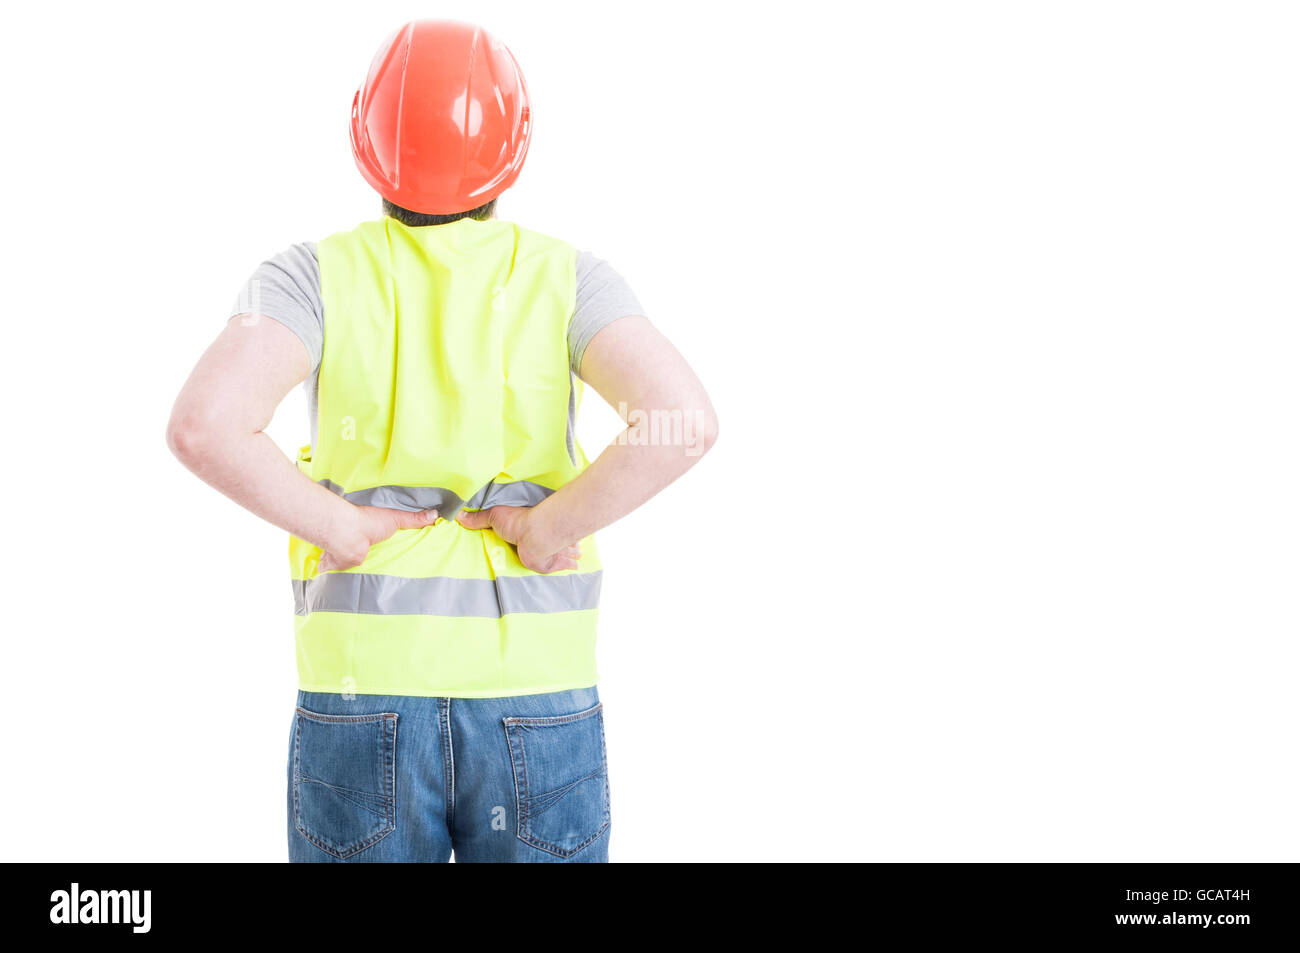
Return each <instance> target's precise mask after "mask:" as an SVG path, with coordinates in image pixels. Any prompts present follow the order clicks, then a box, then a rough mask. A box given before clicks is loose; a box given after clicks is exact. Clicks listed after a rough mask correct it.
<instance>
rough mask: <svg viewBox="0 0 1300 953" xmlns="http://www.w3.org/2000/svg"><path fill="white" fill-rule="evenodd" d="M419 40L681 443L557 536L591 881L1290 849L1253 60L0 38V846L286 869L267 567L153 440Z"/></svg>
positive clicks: (277, 632)
mask: <svg viewBox="0 0 1300 953" xmlns="http://www.w3.org/2000/svg"><path fill="white" fill-rule="evenodd" d="M1291 9H1292V10H1293V9H1294V8H1291ZM438 15H442V16H453V17H458V18H463V19H472V20H476V21H478V22H480V23H482V24H483V25H484V26H487V27H488V28H489V29H491V30H493V31H494V32H495V33H496V34H497V35H498V36H500V37H501V38H502V39H504V40H505V41H506V42H507V43H508V44H509V45H510V46H511V47H512V49H513V50H514V52H515V54H516V56H517V57H518V59H519V60H520V62H521V63H522V65H523V68H524V70H525V73H526V75H527V77H528V80H529V83H530V86H531V89H532V93H533V98H534V105H535V116H536V135H535V138H534V140H533V144H532V150H531V153H530V155H529V159H528V164H527V167H526V168H525V170H524V173H523V175H522V176H521V178H520V180H519V182H518V183H517V185H516V187H515V188H514V189H512V190H511V191H510V192H509V193H507V195H506V197H505V198H504V199H503V200H502V202H501V206H500V213H501V215H502V217H505V218H509V219H513V220H516V221H518V222H520V223H521V224H524V225H527V226H529V227H531V228H534V229H537V230H541V231H545V232H548V233H551V234H555V235H559V236H562V237H564V238H566V239H568V240H570V241H572V242H574V243H575V244H577V245H578V246H579V247H583V248H588V249H590V250H592V251H594V252H596V253H597V254H599V255H601V256H603V257H605V258H607V259H609V260H610V261H611V263H612V264H613V265H614V266H615V267H616V268H617V269H619V270H620V271H621V272H622V273H623V274H624V275H625V276H626V277H627V279H628V280H629V282H630V283H631V284H632V286H633V288H634V289H635V290H636V291H637V293H638V295H639V296H640V298H641V300H642V303H643V304H644V305H645V307H646V310H647V311H648V313H649V314H650V316H651V317H652V319H653V320H654V321H655V322H656V323H657V324H658V326H659V327H660V328H662V329H663V330H664V331H665V332H666V333H667V334H668V335H669V337H670V338H671V339H672V340H674V341H675V342H676V343H677V344H678V346H679V347H680V348H681V350H682V351H683V352H684V353H685V354H686V355H687V357H688V358H689V359H690V360H691V361H692V363H693V364H694V366H695V367H696V369H697V370H698V372H699V373H700V375H701V377H702V378H703V379H704V380H705V382H706V384H707V385H708V386H709V388H710V391H711V393H712V395H713V397H714V401H715V403H716V406H717V409H718V412H719V415H720V419H721V424H722V427H721V432H722V435H721V439H720V441H719V443H718V445H717V447H716V449H715V450H714V452H713V454H711V455H710V456H709V457H707V458H706V459H705V460H704V461H703V462H702V464H701V465H700V466H699V467H698V468H697V469H696V470H695V471H693V472H691V473H690V474H689V475H688V476H687V477H686V478H685V479H683V480H682V481H681V483H679V484H678V485H676V486H674V487H672V488H670V489H669V490H668V491H667V492H665V493H664V494H663V495H662V496H661V497H660V498H658V499H656V500H654V501H653V502H652V503H651V504H649V505H647V506H646V507H645V508H644V509H643V510H641V511H639V512H637V513H636V514H634V515H633V516H631V517H629V518H627V519H626V520H624V521H623V522H621V523H619V524H618V525H616V526H614V527H612V528H610V529H608V530H606V531H605V532H604V533H602V534H601V545H602V554H603V556H604V559H605V563H606V567H607V572H606V583H605V589H604V600H603V607H602V636H601V647H600V667H601V674H602V681H601V691H602V696H603V699H604V701H605V704H606V709H607V730H608V734H609V744H610V771H611V777H612V790H613V804H614V828H613V840H612V847H611V853H612V857H613V859H615V860H621V861H632V860H677V859H711V860H722V859H836V858H838V859H873V860H880V859H887V860H1031V859H1032V860H1268V859H1274V860H1298V859H1300V828H1298V826H1297V812H1296V810H1295V805H1296V803H1297V795H1298V794H1300V791H1297V782H1298V781H1300V766H1298V765H1300V762H1298V761H1297V758H1296V724H1297V714H1298V712H1297V708H1298V702H1297V694H1296V691H1295V682H1296V669H1297V663H1298V662H1300V650H1298V649H1297V642H1296V635H1297V599H1296V588H1295V580H1296V578H1297V571H1298V570H1300V565H1297V563H1298V562H1300V557H1298V553H1300V511H1298V508H1297V495H1296V481H1297V477H1298V476H1300V474H1298V473H1297V464H1300V458H1298V454H1297V442H1296V435H1295V427H1294V420H1295V410H1296V408H1297V406H1298V405H1297V397H1298V396H1300V395H1298V394H1297V375H1296V372H1295V368H1296V358H1297V347H1298V346H1300V328H1298V327H1297V274H1296V260H1297V257H1296V256H1297V251H1300V248H1298V247H1297V245H1298V244H1300V239H1298V236H1300V226H1298V223H1300V214H1298V213H1300V186H1298V185H1297V183H1298V182H1300V177H1298V176H1297V169H1300V137H1298V135H1297V122H1296V116H1297V92H1298V90H1300V60H1298V59H1297V57H1296V49H1297V47H1298V46H1300V31H1298V30H1297V26H1298V24H1297V22H1296V18H1295V14H1294V13H1292V12H1290V11H1289V10H1288V8H1287V6H1286V5H1284V4H1265V3H1252V4H1239V3H1227V2H1223V3H1217V4H1211V3H1140V2H1139V3H1097V2H1091V3H1041V2H1032V3H1031V2H1024V3H1005V2H997V3H994V2H986V3H980V4H969V3H890V4H867V5H850V4H843V3H825V4H821V5H817V4H812V3H801V4H797V5H792V6H789V7H784V6H775V5H772V6H764V5H761V4H734V5H731V4H705V3H698V2H696V3H689V4H680V5H672V4H666V3H656V4H652V5H651V4H646V5H641V6H639V7H635V8H634V7H632V6H631V5H627V4H617V5H616V4H596V3H591V4H573V3H544V4H537V3H519V4H505V3H477V4H473V5H465V4H437V3H427V4H414V3H379V2H368V3H364V4H358V3H355V2H351V3H319V2H318V3H293V4H289V3H277V4H267V3H251V4H240V3H222V4H220V5H217V6H211V7H199V8H196V7H187V6H177V5H161V4H160V5H158V6H156V7H150V6H146V5H143V4H134V5H132V4H125V5H123V4H111V5H90V4H86V5H84V6H81V5H72V4H50V5H45V6H42V7H41V8H40V11H39V12H37V10H36V8H35V6H32V5H29V6H28V7H26V8H25V9H24V11H23V12H21V13H19V12H16V10H11V11H10V12H9V13H8V14H7V21H6V26H5V29H4V31H3V33H2V34H0V78H2V79H3V88H4V90H5V97H4V106H3V117H4V118H3V122H4V126H5V134H4V150H3V157H0V163H2V164H3V186H0V188H2V189H3V193H2V194H3V210H4V222H5V228H4V229H3V232H2V233H0V242H3V246H4V247H3V249H0V252H2V254H0V261H2V262H3V265H4V272H5V303H6V305H7V307H6V312H7V313H6V314H5V318H4V327H5V340H4V345H3V348H2V349H0V354H2V355H3V374H2V378H0V388H3V391H2V396H3V404H2V405H0V406H3V408H4V429H3V434H4V436H3V442H2V443H0V446H3V466H2V467H0V479H2V480H3V484H2V486H0V489H2V490H3V493H4V499H5V500H6V501H7V507H6V509H5V519H4V524H5V526H4V534H3V539H4V546H3V556H2V557H0V558H2V559H3V565H2V566H0V570H2V571H0V580H3V585H4V607H3V613H4V614H3V619H4V622H3V624H2V630H0V631H2V632H3V635H2V639H3V641H2V642H0V645H2V646H3V654H2V655H0V659H2V660H3V661H2V663H0V664H2V665H3V668H2V670H0V673H2V675H3V682H4V692H3V698H4V703H5V717H4V719H3V727H2V728H0V731H2V732H3V745H4V747H3V753H2V754H0V758H2V759H3V764H4V765H5V770H4V778H5V780H4V783H3V784H2V785H0V816H3V817H5V818H6V819H7V821H8V823H7V824H6V830H5V836H4V838H3V846H0V856H2V857H4V858H6V859H32V860H36V859H40V860H146V859H149V860H235V859H265V860H281V859H283V857H284V856H285V817H284V814H285V806H284V785H285V758H286V754H287V745H288V731H289V720H290V714H291V708H292V704H293V700H294V690H295V676H294V668H293V649H292V617H291V600H290V593H289V585H288V582H287V578H288V577H287V561H286V556H285V546H286V544H285V539H284V535H283V534H282V533H281V532H280V531H278V530H276V529H274V528H272V527H269V526H266V525H264V524H260V523H259V522H258V521H257V520H256V519H254V518H253V517H251V516H249V515H247V514H245V513H243V512H242V511H241V510H239V509H238V508H237V507H236V506H234V505H233V504H231V503H230V502H228V501H227V500H225V499H224V498H223V497H220V496H219V495H218V494H216V493H215V492H214V491H212V490H210V489H208V488H207V487H205V486H203V485H202V484H201V483H199V482H198V481H197V480H196V479H195V478H193V477H192V476H190V475H189V474H188V473H186V472H185V471H184V470H183V469H182V468H181V467H180V466H179V464H177V463H176V462H175V461H174V460H173V459H172V458H171V457H170V455H169V454H168V451H167V449H166V447H165V445H164V440H163V433H164V427H165V424H166V420H167V416H168V412H169V409H170V405H171V401H172V399H173V397H174V395H175V393H176V391H177V390H178V389H179V387H180V385H181V383H182V381H183V380H184V378H185V376H186V374H187V373H188V371H189V368H190V367H191V365H192V364H193V362H194V360H195V359H196V358H197V357H198V355H199V353H200V351H201V350H202V349H203V347H204V346H206V344H207V343H208V341H209V340H210V339H211V338H213V337H214V336H215V335H216V334H217V332H218V331H219V329H220V327H221V326H222V323H223V321H224V319H225V317H226V316H227V314H228V313H229V307H230V305H231V304H232V302H233V300H234V297H235V295H236V292H237V291H238V289H239V286H240V284H241V283H242V282H243V281H244V279H245V278H246V277H247V276H248V274H249V273H250V272H251V271H252V269H253V268H254V267H255V266H256V265H257V263H258V262H259V261H261V260H262V259H263V258H266V257H269V256H270V255H272V254H274V253H275V252H277V251H279V250H280V249H282V248H284V247H285V246H287V245H288V244H290V243H291V242H295V241H300V240H306V239H316V238H320V237H323V236H324V235H327V234H329V233H331V232H333V231H337V230H340V229H344V228H348V227H351V226H352V225H355V224H356V223H358V222H360V221H362V220H364V219H368V218H372V217H376V215H377V214H378V211H377V210H378V202H377V199H376V198H375V196H374V195H373V194H372V193H371V192H370V191H369V190H368V188H367V187H366V185H365V184H364V182H363V181H362V179H361V178H360V176H359V175H358V174H357V173H356V171H355V169H354V167H353V164H352V159H351V155H350V152H349V147H348V139H347V131H346V129H347V119H348V111H349V107H350V104H351V99H352V93H353V91H354V89H355V87H356V85H357V84H358V83H359V82H360V81H361V80H362V78H363V77H364V74H365V70H366V68H367V66H368V64H369V61H370V57H371V55H372V53H373V51H374V49H375V48H376V47H377V46H378V44H379V43H380V42H381V41H382V40H383V39H384V37H385V36H386V35H387V34H388V33H389V32H390V31H391V30H393V29H394V28H395V27H396V26H398V25H399V24H400V23H402V22H403V21H405V20H407V19H410V18H412V17H416V16H438ZM588 397H589V400H588V403H587V405H586V407H585V414H584V419H583V423H582V430H581V433H582V435H583V438H584V443H585V444H586V446H587V450H588V452H589V453H590V454H593V455H594V453H595V452H596V451H597V450H598V449H599V448H600V447H601V446H602V445H603V443H604V441H605V440H607V439H608V438H609V437H610V436H611V435H612V434H613V433H614V432H615V431H616V429H617V420H616V418H615V417H614V416H613V414H612V412H610V411H609V410H607V409H606V408H605V407H604V406H603V405H601V404H600V402H599V400H598V399H597V398H595V397H594V395H591V394H589V395H588ZM272 433H273V436H274V437H275V438H276V439H277V440H278V441H279V443H280V444H281V446H282V447H284V448H285V449H286V451H288V450H291V449H292V448H296V447H297V446H298V445H299V444H301V443H303V442H305V441H306V439H307V436H308V430H307V421H306V417H305V404H304V402H303V400H302V398H301V396H300V395H299V394H296V393H295V394H294V395H293V397H292V398H291V399H289V400H288V401H286V403H285V405H284V407H283V408H282V409H281V412H280V414H279V415H278V416H277V418H276V421H275V424H274V428H273V431H272Z"/></svg>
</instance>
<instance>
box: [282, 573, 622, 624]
mask: <svg viewBox="0 0 1300 953" xmlns="http://www.w3.org/2000/svg"><path fill="white" fill-rule="evenodd" d="M293 600H294V613H295V614H297V615H310V614H311V613H313V612H352V613H359V614H362V615H438V616H460V617H464V616H478V617H481V618H489V619H496V618H499V617H501V616H503V615H506V614H507V613H526V612H573V611H577V610H580V609H594V608H596V605H597V603H598V602H599V601H600V572H599V571H597V572H585V573H573V574H572V575H568V576H543V575H537V576H500V577H498V578H496V579H458V578H455V577H452V576H433V577H430V578H426V579H412V578H408V577H406V576H384V575H380V574H378V573H361V572H332V573H326V574H325V575H323V576H317V577H316V578H315V579H295V580H294V581H293Z"/></svg>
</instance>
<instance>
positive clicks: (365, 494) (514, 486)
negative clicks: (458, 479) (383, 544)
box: [320, 480, 555, 519]
mask: <svg viewBox="0 0 1300 953" xmlns="http://www.w3.org/2000/svg"><path fill="white" fill-rule="evenodd" d="M320 484H321V486H323V487H325V489H327V490H329V491H330V492H331V493H337V494H338V495H339V496H341V497H343V499H345V500H347V501H348V502H349V503H355V504H356V505H357V506H386V507H388V508H389V509H393V510H407V511H409V512H412V513H414V512H418V511H419V510H428V509H436V510H437V511H438V515H439V516H441V517H443V518H444V519H451V518H452V517H453V516H455V515H456V512H457V511H458V510H459V509H460V508H461V507H469V508H470V509H472V510H485V509H487V508H488V507H490V506H536V505H537V504H538V503H540V502H542V500H544V499H546V498H547V497H548V496H550V495H551V494H552V493H554V492H555V491H554V490H552V489H551V488H550V487H545V486H542V485H541V484H540V483H533V482H532V481H531V480H516V481H514V482H513V483H489V484H488V485H487V486H485V487H483V489H481V490H479V491H478V492H477V493H475V494H474V495H473V496H472V497H471V498H470V499H469V500H468V501H466V500H462V499H461V498H460V497H459V496H457V495H456V494H455V493H453V492H452V491H451V490H448V489H444V488H443V487H440V486H372V487H370V488H369V489H366V490H353V491H352V492H351V493H348V492H345V491H344V489H343V487H341V486H339V485H338V484H337V483H333V482H331V481H330V480H321V481H320Z"/></svg>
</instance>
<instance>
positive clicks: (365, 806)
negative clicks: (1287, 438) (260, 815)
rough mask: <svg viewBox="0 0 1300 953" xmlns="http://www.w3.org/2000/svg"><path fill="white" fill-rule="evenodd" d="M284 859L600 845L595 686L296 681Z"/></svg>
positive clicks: (601, 747) (574, 854)
mask: <svg viewBox="0 0 1300 953" xmlns="http://www.w3.org/2000/svg"><path fill="white" fill-rule="evenodd" d="M288 773H289V859H290V860H291V861H294V862H321V863H333V862H344V861H346V862H353V861H365V862H446V861H447V860H448V859H450V857H451V856H452V854H453V853H454V854H455V858H456V862H457V863H474V862H521V863H552V862H565V861H569V862H591V863H603V862H605V861H607V860H608V859H609V782H608V777H607V774H606V766H605V728H604V717H603V715H602V712H601V705H600V699H599V697H598V696H597V693H596V689H595V688H594V687H592V688H583V689H578V690H576V691H568V692H553V693H549V694H543V695H519V696H512V697H508V698H418V697H413V696H408V695H356V696H353V697H350V698H349V697H348V696H345V695H336V694H324V693H320V692H299V693H298V708H297V710H296V711H295V712H294V716H293V724H292V729H291V731H290V737H289V772H288Z"/></svg>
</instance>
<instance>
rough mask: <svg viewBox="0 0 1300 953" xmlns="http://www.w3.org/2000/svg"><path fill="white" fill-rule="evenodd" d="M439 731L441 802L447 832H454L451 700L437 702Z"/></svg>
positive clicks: (454, 764) (453, 751) (454, 778)
mask: <svg viewBox="0 0 1300 953" xmlns="http://www.w3.org/2000/svg"><path fill="white" fill-rule="evenodd" d="M438 708H439V712H438V714H439V722H440V724H439V725H438V729H439V731H440V732H441V733H442V765H443V774H444V775H445V777H446V781H445V788H446V790H445V792H444V796H443V800H444V801H445V802H446V808H445V811H444V815H445V818H446V821H445V822H446V825H447V831H448V833H450V832H451V831H453V830H455V818H456V751H455V748H454V747H453V744H452V740H451V699H450V698H442V699H439V700H438Z"/></svg>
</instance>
